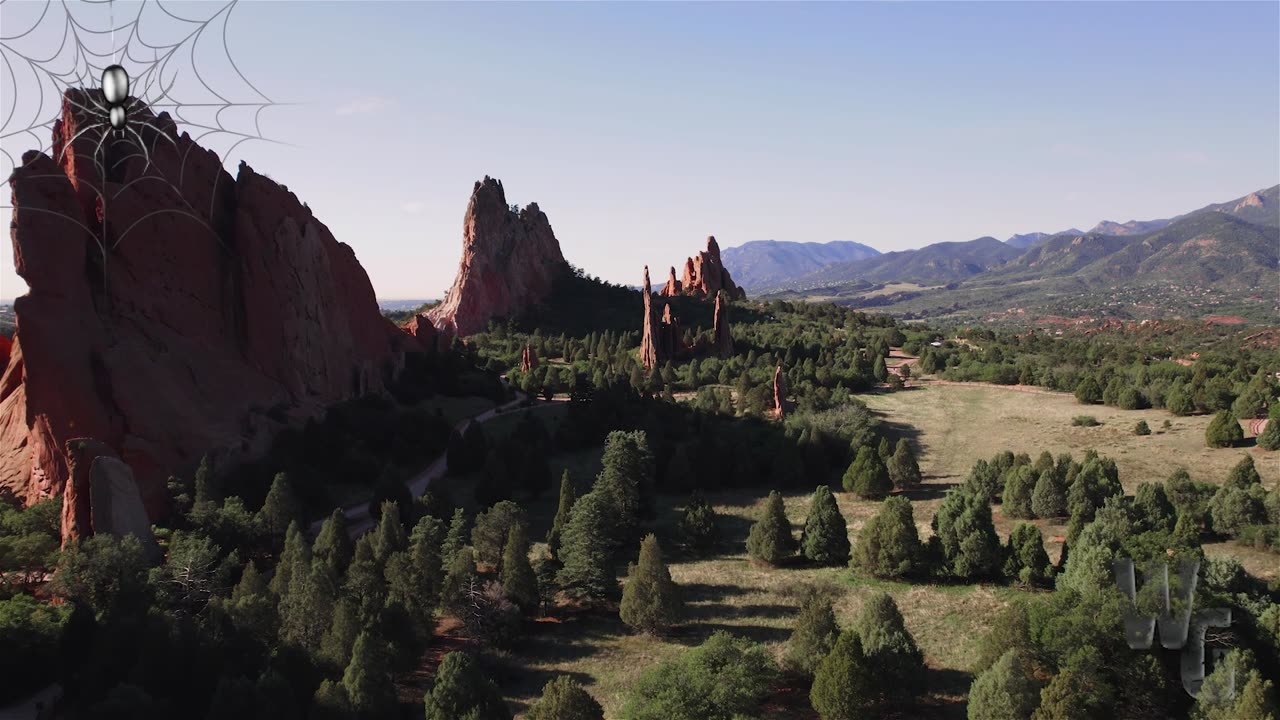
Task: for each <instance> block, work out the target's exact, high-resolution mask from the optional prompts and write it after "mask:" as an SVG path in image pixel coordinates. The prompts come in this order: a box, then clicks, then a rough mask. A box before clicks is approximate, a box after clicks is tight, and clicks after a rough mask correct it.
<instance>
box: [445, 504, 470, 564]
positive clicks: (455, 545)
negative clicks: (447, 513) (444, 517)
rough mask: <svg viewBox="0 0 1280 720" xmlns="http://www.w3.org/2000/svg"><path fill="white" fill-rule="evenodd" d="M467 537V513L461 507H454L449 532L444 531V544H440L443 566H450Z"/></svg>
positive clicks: (465, 542)
mask: <svg viewBox="0 0 1280 720" xmlns="http://www.w3.org/2000/svg"><path fill="white" fill-rule="evenodd" d="M467 537H468V534H467V513H466V512H465V511H464V510H463V509H462V508H455V509H454V511H453V519H452V520H451V521H450V522H449V532H447V533H445V536H444V544H443V545H441V546H440V560H441V562H442V563H444V566H445V567H449V566H450V564H451V563H452V562H453V558H454V556H455V555H457V554H458V551H459V550H461V549H462V548H463V546H465V545H466V544H467Z"/></svg>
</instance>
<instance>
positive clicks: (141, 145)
mask: <svg viewBox="0 0 1280 720" xmlns="http://www.w3.org/2000/svg"><path fill="white" fill-rule="evenodd" d="M124 129H125V130H128V131H129V132H130V133H132V134H133V136H134V137H135V138H137V139H138V149H139V150H141V151H142V156H143V158H144V159H145V160H146V164H145V165H143V166H142V172H144V173H145V172H146V171H147V169H148V168H150V167H151V153H149V152H147V143H146V141H144V140H143V139H142V136H141V135H139V134H138V131H137V130H134V129H133V128H131V127H129V126H128V125H125V126H124Z"/></svg>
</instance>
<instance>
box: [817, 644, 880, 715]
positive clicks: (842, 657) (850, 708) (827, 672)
mask: <svg viewBox="0 0 1280 720" xmlns="http://www.w3.org/2000/svg"><path fill="white" fill-rule="evenodd" d="M878 670H879V669H878V668H875V667H873V666H872V664H871V663H870V661H869V660H868V659H867V655H866V652H865V651H864V650H863V648H862V638H861V637H860V636H859V635H858V633H857V631H855V630H853V629H849V630H845V631H844V632H842V633H840V637H839V638H837V639H836V642H835V645H834V646H832V648H831V652H829V653H827V656H826V657H824V658H823V659H822V661H821V662H819V663H818V668H817V670H816V671H815V672H814V674H813V686H812V687H811V688H810V689H809V702H810V703H811V704H812V705H813V709H814V710H817V711H818V714H819V715H820V716H822V718H823V720H845V718H859V717H873V715H871V714H869V713H870V711H871V709H872V708H874V707H875V706H876V705H877V704H878V701H879V698H880V695H881V693H880V688H879V686H878V685H879V682H880V675H879V672H878Z"/></svg>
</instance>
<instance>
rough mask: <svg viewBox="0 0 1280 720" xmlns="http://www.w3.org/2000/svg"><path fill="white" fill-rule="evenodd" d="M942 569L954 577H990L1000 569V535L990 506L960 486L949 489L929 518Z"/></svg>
mask: <svg viewBox="0 0 1280 720" xmlns="http://www.w3.org/2000/svg"><path fill="white" fill-rule="evenodd" d="M933 534H934V535H936V536H937V537H938V541H939V544H940V546H941V549H942V555H943V559H944V561H945V563H946V568H945V569H946V571H947V572H948V574H950V575H951V576H953V577H957V578H983V577H993V576H995V575H996V574H997V573H999V572H1000V562H1001V555H1002V550H1001V547H1000V538H999V536H997V535H996V529H995V525H994V524H993V523H992V521H991V506H990V505H988V504H986V503H985V502H983V501H982V500H981V499H979V498H978V497H977V496H975V495H973V494H971V493H968V492H965V491H964V490H963V489H960V490H952V491H951V492H949V493H947V496H946V497H945V498H943V500H942V506H941V507H939V508H938V513H937V515H935V516H934V518H933Z"/></svg>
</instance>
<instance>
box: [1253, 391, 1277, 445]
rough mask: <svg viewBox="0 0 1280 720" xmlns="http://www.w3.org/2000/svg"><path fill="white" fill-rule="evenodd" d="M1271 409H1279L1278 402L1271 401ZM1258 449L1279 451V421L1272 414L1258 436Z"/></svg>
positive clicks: (1274, 414) (1273, 413)
mask: <svg viewBox="0 0 1280 720" xmlns="http://www.w3.org/2000/svg"><path fill="white" fill-rule="evenodd" d="M1271 407H1272V408H1280V400H1273V401H1271ZM1258 447H1260V448H1262V449H1263V450H1280V419H1277V417H1276V413H1275V412H1272V413H1271V416H1270V418H1269V419H1268V420H1267V426H1266V427H1264V428H1263V429H1262V432H1261V433H1259V435H1258Z"/></svg>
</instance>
